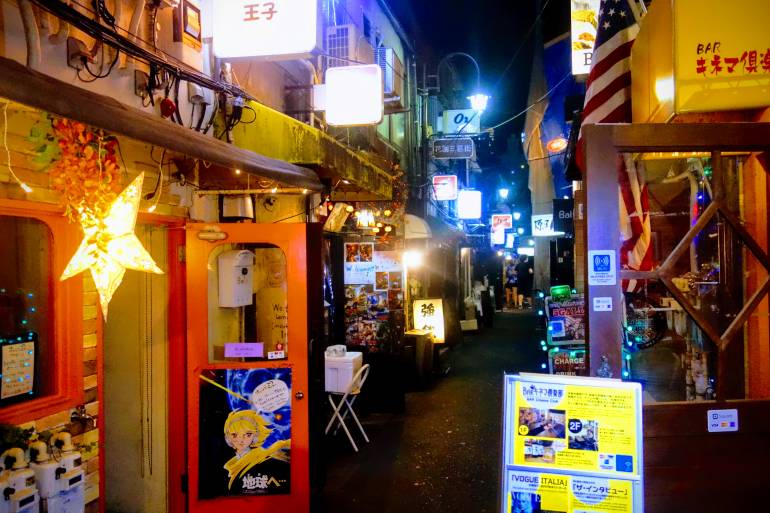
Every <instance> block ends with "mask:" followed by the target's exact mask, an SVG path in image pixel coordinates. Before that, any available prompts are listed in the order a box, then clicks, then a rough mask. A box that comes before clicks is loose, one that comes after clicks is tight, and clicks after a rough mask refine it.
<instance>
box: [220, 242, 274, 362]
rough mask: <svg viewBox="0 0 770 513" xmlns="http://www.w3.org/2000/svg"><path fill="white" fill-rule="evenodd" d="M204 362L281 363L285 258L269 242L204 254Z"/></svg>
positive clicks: (237, 245)
mask: <svg viewBox="0 0 770 513" xmlns="http://www.w3.org/2000/svg"><path fill="white" fill-rule="evenodd" d="M208 286H209V361H211V362H222V361H230V362H232V361H251V360H254V361H256V360H282V359H286V358H288V352H289V311H288V296H287V293H288V289H287V279H286V256H285V255H284V253H283V251H281V250H280V249H279V248H277V247H275V246H272V245H269V244H235V245H232V244H231V245H222V246H218V247H217V248H216V249H215V250H214V251H212V252H211V253H210V255H209V285H208Z"/></svg>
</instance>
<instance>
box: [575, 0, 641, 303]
mask: <svg viewBox="0 0 770 513" xmlns="http://www.w3.org/2000/svg"><path fill="white" fill-rule="evenodd" d="M633 1H634V0H602V2H601V5H600V7H599V12H598V15H599V16H598V26H597V31H596V45H595V46H594V52H593V57H592V60H591V72H590V73H589V75H588V81H587V82H586V98H585V103H584V105H583V124H584V125H586V124H591V123H630V122H631V46H632V45H633V44H634V39H636V35H637V34H638V33H639V24H638V23H637V16H638V13H637V12H636V10H635V9H636V6H635V5H634V6H633V8H632V6H631V5H630V3H629V2H633ZM577 162H578V165H579V166H580V167H581V168H582V170H583V171H584V169H585V160H584V156H583V141H582V133H581V135H580V137H579V138H578V144H577ZM618 186H619V193H620V228H621V233H622V235H623V239H624V242H623V246H622V248H621V255H620V264H621V266H622V267H623V268H627V269H634V270H637V271H649V270H652V266H653V262H652V251H651V244H650V240H651V234H652V231H651V227H650V215H649V200H648V195H647V183H646V180H645V178H644V172H643V169H642V166H641V164H636V163H634V162H633V160H632V159H630V158H626V157H622V156H618ZM623 286H624V288H625V290H627V291H629V292H632V291H634V290H636V289H638V288H639V286H640V284H639V283H638V282H637V281H636V280H631V281H630V282H629V283H625V282H624V283H623Z"/></svg>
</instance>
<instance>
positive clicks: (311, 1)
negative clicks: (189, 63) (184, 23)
mask: <svg viewBox="0 0 770 513" xmlns="http://www.w3.org/2000/svg"><path fill="white" fill-rule="evenodd" d="M212 5H213V7H212V9H211V17H212V27H213V33H212V35H213V47H214V55H216V56H217V57H220V58H235V57H271V58H282V59H289V58H296V57H299V56H304V55H308V54H310V52H311V51H313V50H314V49H315V48H316V47H317V46H319V45H318V41H319V24H318V1H317V0H271V1H267V2H266V1H261V0H226V1H217V2H212Z"/></svg>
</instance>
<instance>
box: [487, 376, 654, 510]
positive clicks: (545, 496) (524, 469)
mask: <svg viewBox="0 0 770 513" xmlns="http://www.w3.org/2000/svg"><path fill="white" fill-rule="evenodd" d="M503 405H504V406H503V437H502V438H503V450H502V455H503V457H502V473H501V475H502V482H501V487H502V493H501V494H500V496H501V498H502V501H501V504H500V511H501V513H511V512H517V511H564V512H571V513H576V512H586V511H613V512H617V513H641V512H643V511H644V504H643V497H644V493H643V490H644V487H643V475H642V469H643V468H644V465H643V461H642V459H643V450H642V440H643V437H642V389H641V386H640V385H639V384H638V383H624V382H622V381H618V380H608V379H601V378H587V377H574V376H552V375H543V374H521V375H515V376H514V375H505V377H504V386H503Z"/></svg>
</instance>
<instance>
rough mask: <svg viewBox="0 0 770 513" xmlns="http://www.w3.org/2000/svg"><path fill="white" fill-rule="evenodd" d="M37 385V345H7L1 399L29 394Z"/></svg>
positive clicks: (0, 392)
mask: <svg viewBox="0 0 770 513" xmlns="http://www.w3.org/2000/svg"><path fill="white" fill-rule="evenodd" d="M34 383H35V343H34V342H22V343H20V344H5V345H3V349H2V386H0V399H8V398H9V397H15V396H17V395H22V394H29V393H30V392H32V390H33V385H34Z"/></svg>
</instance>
